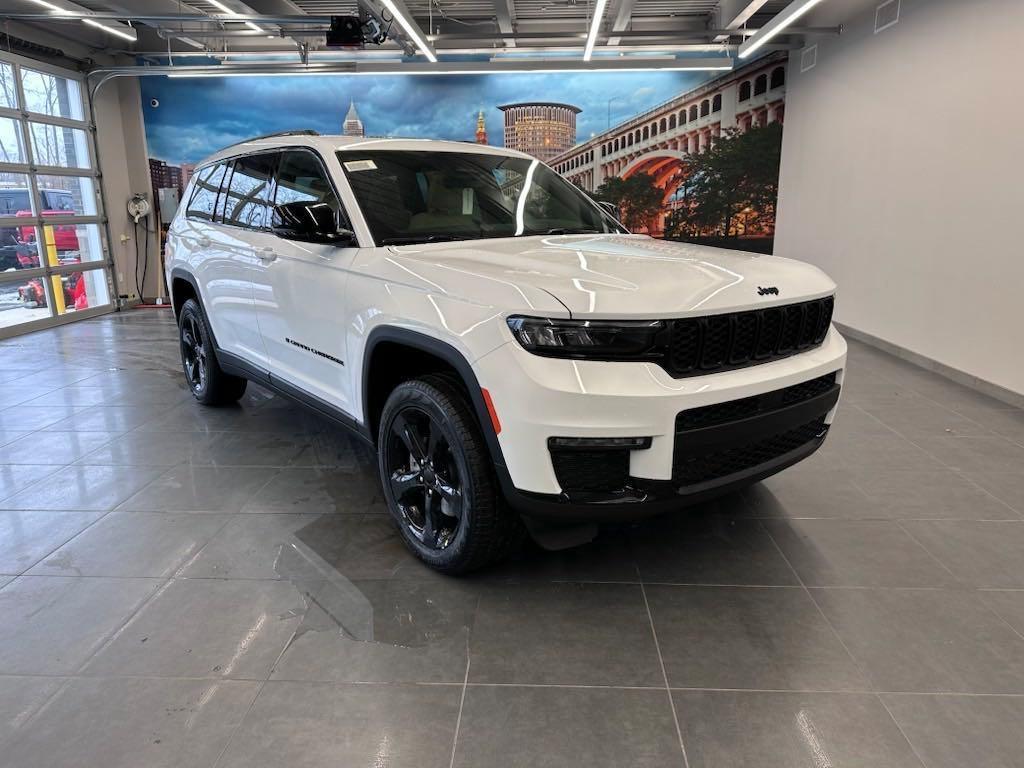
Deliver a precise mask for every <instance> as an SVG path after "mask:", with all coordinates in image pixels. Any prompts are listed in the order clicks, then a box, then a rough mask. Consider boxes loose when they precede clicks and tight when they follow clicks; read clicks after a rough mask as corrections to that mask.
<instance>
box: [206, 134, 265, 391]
mask: <svg viewBox="0 0 1024 768" xmlns="http://www.w3.org/2000/svg"><path fill="white" fill-rule="evenodd" d="M277 159H278V153H276V152H260V153H256V154H252V155H243V156H242V157H237V158H235V160H234V162H233V164H232V167H231V173H230V176H228V177H226V179H227V180H226V182H225V184H224V185H223V186H222V189H221V195H220V197H219V198H218V201H217V211H216V214H215V216H214V218H215V228H216V230H217V234H216V241H215V243H214V249H215V251H217V252H219V253H221V254H223V256H224V259H225V264H224V266H223V267H222V270H221V271H222V274H225V275H228V274H229V275H230V280H231V281H232V282H234V283H236V284H238V286H239V287H238V292H237V296H236V299H237V300H238V302H237V305H236V306H235V307H234V308H233V309H232V310H231V313H232V318H233V322H234V323H235V332H236V337H237V339H238V342H239V349H240V351H241V353H242V354H243V355H244V357H245V358H246V360H247V361H249V362H250V363H253V364H254V365H256V366H258V367H259V368H262V369H264V370H268V371H269V370H270V366H269V362H268V357H267V352H266V348H265V347H264V345H263V338H262V336H261V335H260V330H259V320H258V317H257V313H256V307H255V303H254V300H253V287H252V283H253V278H254V275H255V272H256V269H257V267H258V266H259V264H260V258H261V256H263V255H265V253H266V252H267V251H272V250H273V248H272V246H273V241H274V240H275V239H276V238H274V236H273V235H272V234H270V233H269V230H268V227H269V212H268V206H269V203H270V200H271V195H272V192H273V180H274V170H275V169H276V167H277Z"/></svg>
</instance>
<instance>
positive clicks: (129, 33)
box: [82, 19, 139, 43]
mask: <svg viewBox="0 0 1024 768" xmlns="http://www.w3.org/2000/svg"><path fill="white" fill-rule="evenodd" d="M82 21H83V22H84V23H85V24H88V25H89V26H90V27H96V29H102V30H103V31H104V32H109V33H110V34H112V35H117V36H118V37H123V38H124V39H125V40H130V41H131V42H133V43H134V42H136V41H137V40H138V39H139V36H138V33H136V31H135V30H134V29H132V28H131V27H128V26H125V27H121V26H113V25H108V24H104V23H102V22H99V21H96V20H95V19H82Z"/></svg>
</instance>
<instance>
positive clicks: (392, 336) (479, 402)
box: [361, 325, 508, 484]
mask: <svg viewBox="0 0 1024 768" xmlns="http://www.w3.org/2000/svg"><path fill="white" fill-rule="evenodd" d="M382 342H391V343H395V344H401V345H403V346H407V347H412V348H414V349H418V350H420V351H422V352H426V353H428V354H431V355H433V356H434V357H437V358H439V359H441V360H443V361H444V362H446V363H448V364H449V365H450V366H451V367H452V368H454V369H455V371H456V373H458V375H459V377H460V378H461V379H462V383H463V385H464V386H465V387H466V391H467V392H468V393H469V399H470V403H471V404H472V406H473V411H474V413H475V414H476V420H477V424H478V425H479V427H480V431H481V433H482V434H483V436H484V442H485V443H486V444H487V449H488V451H489V452H490V454H491V461H492V462H493V463H494V465H495V468H496V469H497V470H498V476H499V479H501V480H505V479H506V478H507V477H508V471H507V470H506V469H505V457H504V455H503V454H502V452H501V446H500V445H499V444H498V435H497V434H496V433H495V431H494V425H493V424H492V423H491V416H490V412H489V411H488V410H487V404H486V403H485V402H484V396H483V392H482V388H481V387H480V382H479V381H478V380H477V378H476V373H474V371H473V367H472V366H471V365H470V364H469V361H468V360H466V358H465V357H464V356H463V355H462V353H461V352H459V350H457V349H456V348H455V347H453V346H452V345H451V344H448V343H447V342H444V341H441V340H440V339H436V338H434V337H433V336H427V335H426V334H424V333H420V332H419V331H413V330H410V329H408V328H399V327H397V326H387V325H384V326H378V327H376V328H374V329H373V330H372V331H370V335H369V336H368V337H367V340H366V346H365V347H364V349H363V371H362V384H361V386H362V398H363V424H365V425H366V428H367V429H369V428H370V425H371V424H372V423H373V419H372V418H371V417H370V408H369V405H370V398H369V383H370V364H369V362H370V360H372V359H373V352H374V349H375V348H376V347H377V345H379V344H381V343H382ZM374 439H376V435H374ZM503 484H504V483H503Z"/></svg>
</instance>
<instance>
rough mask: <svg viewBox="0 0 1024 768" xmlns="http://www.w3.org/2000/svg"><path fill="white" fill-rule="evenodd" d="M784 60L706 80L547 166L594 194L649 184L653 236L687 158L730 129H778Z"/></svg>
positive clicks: (780, 55)
mask: <svg viewBox="0 0 1024 768" xmlns="http://www.w3.org/2000/svg"><path fill="white" fill-rule="evenodd" d="M786 60H787V54H786V53H775V54H772V55H770V56H766V57H765V58H762V59H758V60H757V61H755V62H752V63H750V64H747V65H745V66H743V67H739V68H737V69H735V70H733V71H731V72H728V73H726V74H724V75H722V76H720V77H716V78H714V79H712V80H709V81H708V82H707V83H705V84H703V85H701V86H700V87H698V88H695V89H693V90H691V91H687V92H686V93H682V94H680V95H679V96H676V97H675V98H673V99H670V100H669V101H666V102H665V103H663V104H661V105H659V106H657V107H655V108H654V109H650V110H648V111H647V112H644V113H642V114H639V115H636V116H635V117H632V118H630V119H629V120H626V121H625V122H623V123H620V124H619V125H617V126H615V127H614V128H611V129H610V130H608V131H605V132H604V133H600V134H598V135H597V136H594V137H593V138H591V139H589V140H587V141H585V142H583V143H581V144H577V145H576V146H574V147H573V148H572V149H570V150H568V151H567V152H564V153H563V154H561V155H559V156H558V157H556V158H554V159H553V160H551V161H550V165H551V167H552V168H554V169H555V170H556V171H558V172H559V173H560V174H561V175H562V176H564V177H565V178H567V179H569V180H570V181H572V182H574V183H575V184H578V185H579V186H580V187H582V188H583V189H586V190H589V191H591V192H593V191H594V190H596V189H597V188H598V187H599V186H601V182H603V181H604V180H605V179H607V178H610V177H613V176H618V177H620V178H629V177H630V176H632V175H634V174H637V173H645V174H647V175H649V176H651V177H652V178H653V180H654V184H655V185H656V186H657V187H658V188H659V189H660V190H662V192H663V194H664V198H663V203H664V204H663V212H662V215H661V216H660V217H659V219H658V222H657V224H656V228H657V230H658V232H655V233H653V234H659V233H660V231H661V229H662V228H663V227H664V220H665V216H666V215H667V214H668V212H669V211H670V210H671V207H672V200H671V198H672V196H673V195H674V194H675V193H676V190H678V189H679V186H680V185H681V184H682V183H683V181H685V179H686V175H687V172H688V164H687V160H688V158H689V156H690V155H692V154H694V153H698V152H703V151H705V150H706V149H707V148H708V147H710V146H712V145H713V143H714V142H715V141H716V140H717V138H718V137H719V136H721V135H722V132H723V131H724V130H726V129H728V128H736V129H738V130H740V131H745V130H747V129H749V128H751V127H752V126H758V125H766V124H768V123H770V122H776V121H777V122H782V121H783V119H784V115H785V95H786Z"/></svg>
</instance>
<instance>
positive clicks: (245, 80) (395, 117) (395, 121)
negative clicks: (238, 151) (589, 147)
mask: <svg viewBox="0 0 1024 768" xmlns="http://www.w3.org/2000/svg"><path fill="white" fill-rule="evenodd" d="M710 74H711V73H708V72H586V73H573V74H564V73H562V74H554V73H542V74H498V75H457V76H456V75H447V76H446V75H438V76H425V75H417V76H409V75H405V76H402V75H392V76H358V77H346V76H327V77H313V76H302V77H259V76H254V77H225V78H197V79H190V78H165V77H148V78H143V79H142V81H141V82H142V86H141V87H142V104H143V112H144V115H145V121H146V140H147V144H148V146H149V154H150V157H153V158H157V159H160V160H164V161H166V162H167V163H168V164H171V165H177V166H180V165H182V164H183V163H196V162H198V161H199V160H202V159H203V158H204V157H206V156H207V155H209V154H211V153H213V152H215V151H217V150H218V149H221V148H222V147H225V146H227V145H229V144H233V143H235V142H237V141H241V140H243V139H246V138H248V137H250V136H254V135H259V134H263V133H273V132H276V131H284V130H291V129H298V128H312V129H313V130H316V131H319V132H320V133H326V134H338V133H341V132H342V122H343V121H344V119H345V114H346V112H347V111H348V108H349V104H350V103H352V102H354V103H355V106H356V109H357V110H358V113H359V118H360V119H361V120H362V122H363V125H364V130H365V132H366V135H367V136H389V137H404V138H429V139H450V140H454V141H475V138H476V129H477V118H478V114H479V112H480V111H481V110H483V113H484V120H485V123H486V126H487V132H488V136H489V139H490V143H491V144H493V145H496V146H503V142H504V135H503V115H502V112H501V111H500V110H499V109H498V106H499V105H502V104H509V103H516V102H527V101H553V102H563V103H567V104H572V105H574V106H576V107H578V108H579V109H580V110H581V111H580V114H579V115H578V117H577V134H576V138H577V141H582V140H585V139H587V138H589V137H590V136H591V134H596V133H600V132H601V131H604V130H605V129H606V128H607V127H608V123H609V115H610V121H611V124H612V125H615V124H616V123H617V122H621V121H622V120H624V119H626V118H628V117H630V116H632V115H635V114H637V113H639V112H643V111H644V110H647V109H650V108H651V107H654V106H656V105H657V104H659V103H661V102H663V101H665V100H667V99H670V98H671V97H672V96H674V95H676V94H678V93H680V92H682V91H685V90H687V89H690V88H693V87H696V86H697V85H699V84H700V83H702V82H704V81H706V80H707V79H708V77H709V75H710ZM153 99H156V100H157V102H158V103H159V106H158V107H152V106H151V103H152V100H153ZM609 102H610V103H609Z"/></svg>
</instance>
